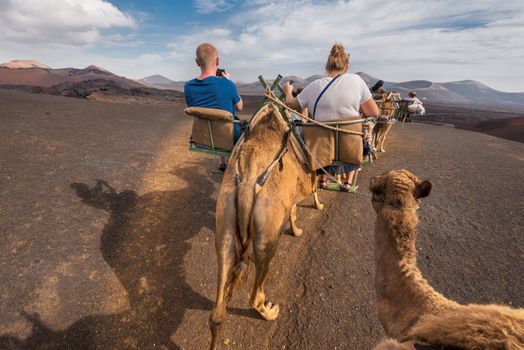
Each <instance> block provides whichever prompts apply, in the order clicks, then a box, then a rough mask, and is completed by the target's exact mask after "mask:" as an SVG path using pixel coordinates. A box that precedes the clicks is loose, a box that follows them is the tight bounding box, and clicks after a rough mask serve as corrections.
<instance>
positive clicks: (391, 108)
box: [373, 91, 400, 152]
mask: <svg viewBox="0 0 524 350" xmlns="http://www.w3.org/2000/svg"><path fill="white" fill-rule="evenodd" d="M399 99H400V94H399V93H398V92H386V91H382V92H381V94H380V101H378V105H379V108H380V117H379V118H378V121H379V123H378V124H377V125H375V127H374V128H373V135H374V140H375V142H374V144H373V146H374V147H375V149H376V150H377V151H378V152H386V149H385V148H384V142H385V141H386V136H387V135H388V133H389V130H391V128H392V126H393V124H391V123H387V122H388V121H390V120H391V118H392V117H394V116H395V114H396V112H397V109H398V106H397V103H396V101H397V100H399Z"/></svg>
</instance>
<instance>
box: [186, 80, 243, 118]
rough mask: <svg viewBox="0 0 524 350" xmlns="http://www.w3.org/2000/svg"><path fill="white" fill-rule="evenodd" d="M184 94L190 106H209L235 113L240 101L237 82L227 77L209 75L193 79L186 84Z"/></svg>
mask: <svg viewBox="0 0 524 350" xmlns="http://www.w3.org/2000/svg"><path fill="white" fill-rule="evenodd" d="M184 94H185V95H186V102H187V105H188V106H189V107H208V108H216V109H223V110H226V111H229V112H231V113H232V114H233V115H236V113H235V104H236V103H238V102H240V96H239V95H238V91H237V88H236V86H235V84H234V83H233V82H232V81H231V80H228V79H226V78H217V77H207V78H205V79H202V80H199V79H196V78H195V79H193V80H189V81H188V82H186V84H185V85H184Z"/></svg>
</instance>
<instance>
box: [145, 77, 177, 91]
mask: <svg viewBox="0 0 524 350" xmlns="http://www.w3.org/2000/svg"><path fill="white" fill-rule="evenodd" d="M138 81H139V82H140V83H142V84H144V85H146V86H149V87H153V88H156V89H160V90H175V91H180V92H183V91H184V84H185V81H174V80H171V79H169V78H166V77H164V76H163V75H159V74H155V75H151V76H149V77H145V78H142V79H139V80H138Z"/></svg>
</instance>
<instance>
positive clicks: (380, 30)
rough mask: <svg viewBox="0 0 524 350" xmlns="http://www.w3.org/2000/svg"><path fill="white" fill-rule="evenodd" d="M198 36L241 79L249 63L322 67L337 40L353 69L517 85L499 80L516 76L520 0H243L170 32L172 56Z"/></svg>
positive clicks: (190, 47) (288, 70) (289, 69)
mask: <svg viewBox="0 0 524 350" xmlns="http://www.w3.org/2000/svg"><path fill="white" fill-rule="evenodd" d="M203 41H208V42H212V43H214V44H215V45H216V46H217V48H218V49H219V52H220V55H221V58H222V62H223V63H224V65H225V66H227V67H231V69H232V71H233V74H234V75H235V76H236V77H238V78H240V79H242V80H252V79H254V78H255V77H256V75H257V73H258V72H260V73H264V72H266V74H275V73H277V72H281V73H283V74H299V75H309V74H318V73H321V72H322V68H323V64H324V61H325V59H326V57H327V54H328V53H329V49H330V47H331V45H332V44H333V42H335V41H340V42H342V43H343V44H344V45H345V46H346V48H348V49H349V51H350V52H351V59H352V64H353V66H352V68H353V70H365V71H368V72H369V73H372V74H375V75H377V76H379V77H380V78H383V79H388V80H407V79H431V80H435V81H445V80H458V79H478V80H481V81H482V80H484V81H485V80H486V79H484V78H485V77H486V78H487V77H488V74H486V73H488V72H489V76H490V77H493V76H494V74H493V73H494V72H497V75H498V76H499V77H500V79H499V81H498V83H496V84H495V85H496V87H498V88H503V89H504V88H505V89H518V90H524V86H523V85H522V83H521V84H520V87H516V86H509V85H506V87H505V86H504V83H505V81H509V77H512V76H515V75H518V76H520V77H521V78H522V79H521V81H524V68H523V67H522V66H521V65H520V64H518V62H519V61H520V62H524V3H522V1H520V0H508V1H505V2H500V3H497V6H494V4H493V1H487V0H480V1H464V2H457V1H451V0H443V1H438V2H437V1H434V2H422V1H415V0H390V1H387V2H382V1H368V0H352V1H322V2H313V1H299V0H297V1H293V0H292V1H279V2H269V1H257V0H252V1H251V2H250V5H245V6H244V7H243V8H241V9H240V10H238V11H235V12H234V14H232V15H230V16H229V18H226V20H225V21H224V22H222V23H221V24H220V25H218V26H210V27H208V28H204V29H202V28H199V30H198V31H197V32H194V33H192V34H185V35H180V36H176V37H175V38H174V39H173V41H172V44H171V45H170V47H171V48H172V49H173V53H172V57H173V58H174V59H175V58H176V59H177V60H180V61H179V62H180V63H182V59H184V60H191V62H192V56H193V55H194V48H195V47H196V45H198V43H200V42H203ZM184 78H188V77H184ZM506 78H508V79H506ZM489 80H490V82H491V83H493V79H492V78H490V79H489ZM513 81H515V80H513Z"/></svg>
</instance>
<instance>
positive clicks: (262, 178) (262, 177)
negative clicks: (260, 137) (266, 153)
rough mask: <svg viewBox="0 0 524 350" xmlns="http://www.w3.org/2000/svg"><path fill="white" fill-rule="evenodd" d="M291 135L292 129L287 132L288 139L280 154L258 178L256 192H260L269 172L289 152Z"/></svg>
mask: <svg viewBox="0 0 524 350" xmlns="http://www.w3.org/2000/svg"><path fill="white" fill-rule="evenodd" d="M290 136H291V129H289V130H288V131H287V133H286V141H285V143H284V145H283V146H282V149H281V150H280V152H279V154H278V155H277V157H276V158H275V159H274V160H273V161H272V162H271V164H269V166H268V167H267V168H266V170H264V172H263V173H262V174H261V175H260V176H259V177H258V178H257V182H256V185H255V193H258V192H260V190H261V189H262V186H264V184H265V183H266V181H267V179H268V178H269V174H270V173H271V170H273V168H274V167H275V166H276V165H277V164H278V163H279V162H280V161H281V160H282V157H283V156H284V154H286V153H287V151H288V149H289V146H288V145H289V139H290Z"/></svg>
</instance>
